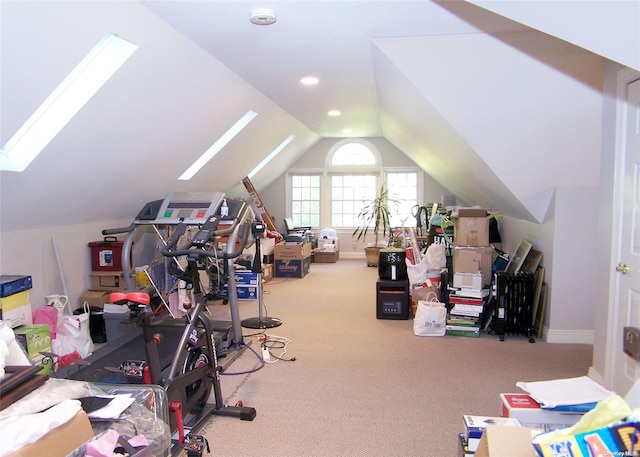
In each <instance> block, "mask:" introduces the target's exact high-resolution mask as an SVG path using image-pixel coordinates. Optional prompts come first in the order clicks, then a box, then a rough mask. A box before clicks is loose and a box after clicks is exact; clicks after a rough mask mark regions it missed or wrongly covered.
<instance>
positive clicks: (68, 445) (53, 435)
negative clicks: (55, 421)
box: [11, 411, 93, 457]
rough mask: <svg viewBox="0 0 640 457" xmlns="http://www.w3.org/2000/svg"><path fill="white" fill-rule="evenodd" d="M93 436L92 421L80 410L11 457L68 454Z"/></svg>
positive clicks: (40, 456)
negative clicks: (67, 420) (64, 422)
mask: <svg viewBox="0 0 640 457" xmlns="http://www.w3.org/2000/svg"><path fill="white" fill-rule="evenodd" d="M91 438H93V429H92V428H91V422H89V418H88V417H87V414H86V413H85V412H84V411H79V412H78V414H76V415H75V417H74V418H73V419H71V420H70V421H69V422H67V423H66V424H62V425H60V426H59V427H56V428H54V429H53V430H50V431H49V433H47V434H46V435H45V436H43V437H42V438H40V439H39V440H38V441H36V442H35V443H32V444H28V445H27V446H24V447H23V448H22V449H20V450H18V451H17V452H15V453H13V454H11V457H42V456H45V455H51V456H53V455H67V454H69V453H70V452H73V450H74V449H76V448H77V447H80V446H81V445H82V444H84V443H85V442H86V441H88V440H90V439H91Z"/></svg>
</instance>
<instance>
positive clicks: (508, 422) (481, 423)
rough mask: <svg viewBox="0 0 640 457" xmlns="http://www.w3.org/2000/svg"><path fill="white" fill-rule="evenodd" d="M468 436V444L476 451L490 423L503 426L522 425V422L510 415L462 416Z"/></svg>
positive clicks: (472, 450)
mask: <svg viewBox="0 0 640 457" xmlns="http://www.w3.org/2000/svg"><path fill="white" fill-rule="evenodd" d="M462 419H463V422H464V428H465V432H466V436H467V446H468V447H469V450H470V451H471V452H475V450H476V449H478V445H479V444H480V439H481V438H482V435H483V434H484V431H485V429H486V428H487V426H488V425H490V424H494V425H500V426H501V427H520V422H519V421H518V420H516V419H513V418H510V417H494V416H472V415H464V416H462Z"/></svg>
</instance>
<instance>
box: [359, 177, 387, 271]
mask: <svg viewBox="0 0 640 457" xmlns="http://www.w3.org/2000/svg"><path fill="white" fill-rule="evenodd" d="M363 203H364V206H363V207H362V209H361V210H360V212H359V213H358V221H359V223H358V226H357V227H356V228H355V230H354V231H353V233H352V234H351V237H352V238H353V239H354V240H355V241H356V242H358V241H360V240H362V241H365V239H366V237H367V234H368V233H373V243H372V244H368V245H367V246H365V248H364V251H365V255H366V258H367V266H370V267H375V266H378V257H379V255H380V249H382V248H383V247H386V246H388V245H389V241H388V240H389V239H390V237H391V236H392V234H393V230H392V227H391V223H390V219H391V214H393V213H394V212H397V205H398V201H397V200H395V199H393V198H390V197H389V189H387V187H386V186H385V185H384V184H383V185H382V186H381V187H380V189H379V191H378V193H377V194H376V196H375V197H374V198H373V199H372V200H369V201H364V202H363Z"/></svg>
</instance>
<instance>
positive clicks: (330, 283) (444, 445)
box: [201, 260, 592, 457]
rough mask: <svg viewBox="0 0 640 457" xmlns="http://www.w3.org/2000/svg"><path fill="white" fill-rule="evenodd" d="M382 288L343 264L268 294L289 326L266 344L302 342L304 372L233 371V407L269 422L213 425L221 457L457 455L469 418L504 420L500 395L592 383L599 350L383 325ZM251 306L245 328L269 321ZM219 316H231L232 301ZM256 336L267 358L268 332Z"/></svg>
mask: <svg viewBox="0 0 640 457" xmlns="http://www.w3.org/2000/svg"><path fill="white" fill-rule="evenodd" d="M377 278H378V272H377V269H376V268H371V267H367V266H366V265H365V262H364V260H340V261H338V263H333V264H329V263H325V264H322V263H312V264H311V271H310V273H309V274H308V275H307V276H306V277H304V278H302V279H281V278H274V279H273V280H272V281H270V282H268V283H266V284H265V287H264V291H265V293H264V305H265V307H266V310H267V312H266V315H268V316H272V317H277V318H280V319H282V321H283V324H282V325H281V326H279V327H276V328H273V329H267V330H266V333H267V335H270V337H271V339H272V340H273V339H274V338H275V337H281V338H286V339H288V340H290V343H289V344H288V346H287V352H286V353H285V354H284V355H283V356H282V358H283V359H291V358H295V361H284V360H282V361H278V362H277V363H271V364H264V366H263V364H262V362H261V359H259V358H258V357H257V355H256V354H254V353H253V351H252V350H246V351H244V353H243V354H242V355H241V356H240V357H239V358H238V359H237V360H236V361H235V362H234V363H233V364H232V365H231V366H230V367H228V368H227V374H226V375H224V376H223V377H222V389H223V391H222V395H223V397H224V398H225V401H226V403H227V404H236V403H237V402H238V401H242V402H243V403H244V405H246V406H252V407H255V408H256V410H257V417H256V418H255V420H254V421H252V422H247V421H241V420H239V419H235V418H230V417H212V418H211V419H210V420H209V421H208V422H207V424H206V425H205V426H204V427H203V429H202V430H201V433H202V434H203V435H204V436H206V438H207V439H208V441H209V443H210V446H211V455H216V456H229V457H232V456H233V457H241V456H247V457H250V456H269V457H276V456H280V457H285V456H287V457H288V456H291V457H294V456H295V457H301V456H369V457H371V456H385V457H388V456H423V457H431V456H434V457H435V456H457V455H458V453H459V442H458V440H457V434H458V433H460V432H463V431H464V427H463V421H462V416H463V414H475V415H485V416H492V415H498V414H499V397H498V396H499V394H500V393H503V392H519V391H520V390H519V389H518V388H517V387H516V385H515V384H516V382H518V381H542V380H549V379H560V378H566V377H574V376H583V375H586V374H587V371H588V369H589V366H590V365H591V361H592V347H591V346H590V345H576V344H562V345H561V344H549V343H545V342H543V341H536V342H535V343H529V342H528V340H527V339H526V338H524V337H521V336H509V335H507V336H506V339H505V341H504V342H500V341H499V338H498V337H496V336H492V335H488V334H482V335H481V336H480V338H465V337H451V336H444V337H416V336H414V334H413V327H412V324H413V323H412V321H411V320H401V321H394V320H386V319H376V312H375V311H376V296H375V295H376V293H375V283H376V280H377ZM239 307H240V314H241V317H242V318H243V319H244V318H247V317H254V316H258V304H257V302H256V301H241V302H239ZM210 309H211V310H212V313H213V315H214V318H224V315H225V313H228V306H227V305H224V304H222V303H221V302H215V304H213V305H210ZM244 330H245V332H244V334H245V335H246V336H245V340H246V341H249V340H252V341H253V344H252V345H251V347H252V348H255V349H256V350H258V351H259V348H260V342H259V341H257V337H256V336H252V335H254V334H255V333H256V331H255V330H251V329H244ZM270 337H269V336H267V338H270ZM273 344H274V345H275V343H273ZM281 352H282V350H281V349H278V348H275V347H274V349H272V353H273V354H274V355H279V354H281ZM272 360H273V359H272ZM231 373H238V374H231Z"/></svg>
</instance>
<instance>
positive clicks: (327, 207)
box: [285, 138, 424, 234]
mask: <svg viewBox="0 0 640 457" xmlns="http://www.w3.org/2000/svg"><path fill="white" fill-rule="evenodd" d="M346 143H362V144H365V145H366V146H367V147H368V148H370V149H371V151H372V152H373V153H374V155H375V157H376V165H356V166H346V165H340V166H332V165H331V157H332V156H333V154H334V153H335V151H336V150H337V149H338V148H340V147H341V146H343V145H344V144H346ZM388 172H391V173H394V172H399V173H416V177H417V186H416V187H417V188H416V193H417V195H416V198H417V200H418V202H420V201H421V199H422V198H423V195H424V172H423V171H422V170H421V169H420V168H419V167H417V166H416V167H385V166H383V165H382V160H381V155H380V153H379V151H378V149H377V148H376V147H375V145H373V144H372V143H370V142H368V141H366V140H363V139H358V138H349V139H344V140H340V141H337V142H336V143H335V144H334V145H333V146H332V147H331V148H330V149H329V151H327V154H326V156H325V163H324V167H323V168H291V169H290V170H289V171H288V172H287V174H286V180H285V198H286V209H285V212H286V215H285V217H291V205H292V193H291V177H292V176H293V175H304V174H308V175H320V176H321V179H320V227H314V229H322V228H325V227H326V228H335V227H331V176H332V175H335V174H370V173H371V174H376V176H377V184H378V186H379V185H380V183H383V182H384V183H386V182H387V179H386V177H387V176H386V174H387V173H388ZM391 191H392V190H391ZM406 226H415V218H413V217H411V216H409V217H408V218H407V220H406ZM354 228H355V227H342V228H335V229H336V231H338V232H343V233H345V234H347V233H348V234H350V233H351V232H352V231H353V229H354Z"/></svg>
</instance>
